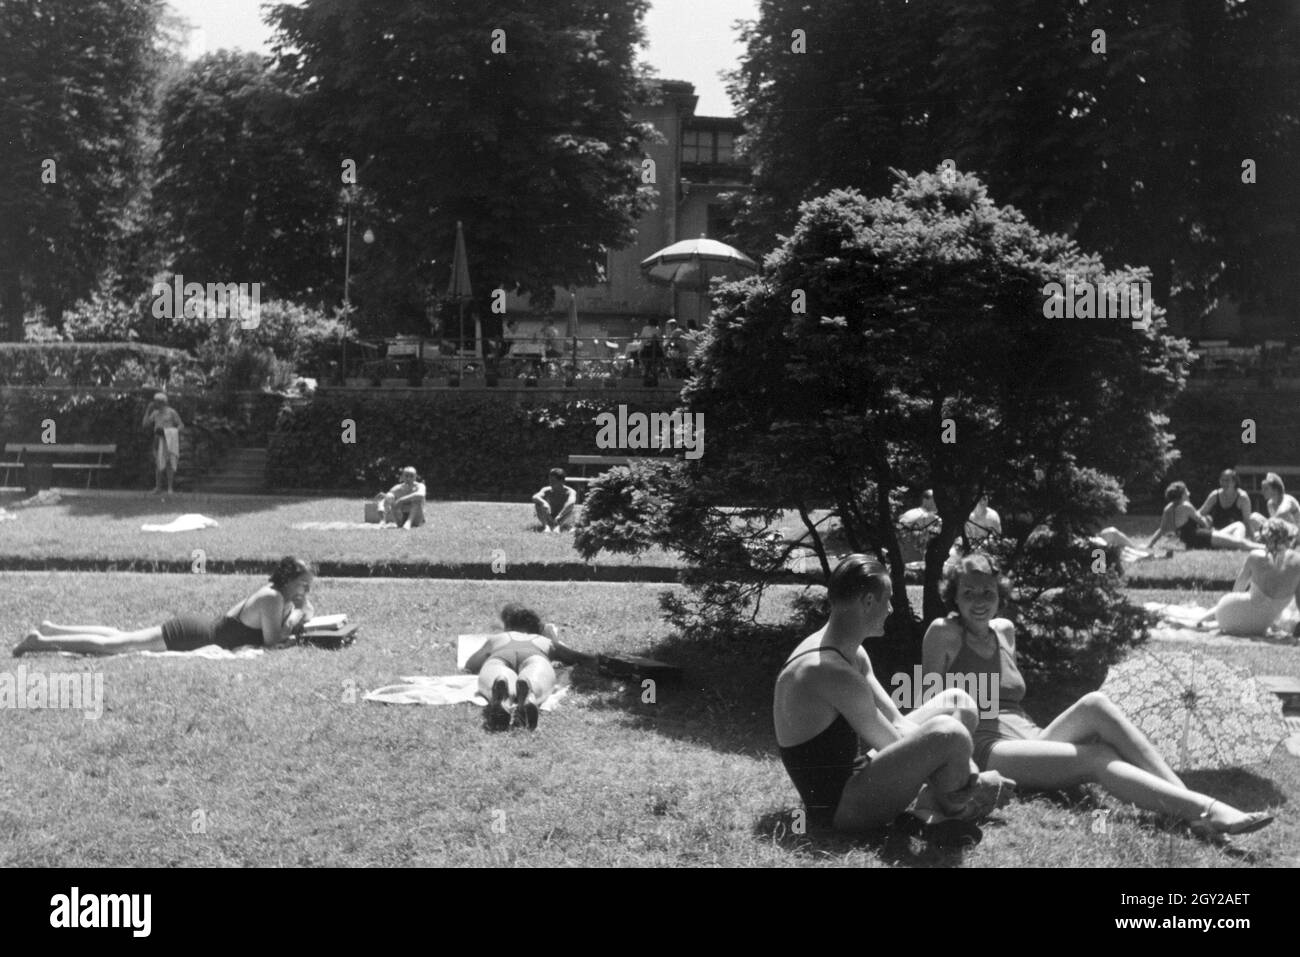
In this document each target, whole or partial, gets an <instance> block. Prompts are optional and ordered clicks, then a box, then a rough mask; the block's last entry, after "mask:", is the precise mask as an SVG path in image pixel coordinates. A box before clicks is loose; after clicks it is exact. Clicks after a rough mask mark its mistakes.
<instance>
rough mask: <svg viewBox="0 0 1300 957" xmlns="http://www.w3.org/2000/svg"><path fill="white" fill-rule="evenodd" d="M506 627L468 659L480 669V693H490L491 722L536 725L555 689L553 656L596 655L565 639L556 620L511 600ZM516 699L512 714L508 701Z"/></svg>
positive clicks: (504, 613)
mask: <svg viewBox="0 0 1300 957" xmlns="http://www.w3.org/2000/svg"><path fill="white" fill-rule="evenodd" d="M501 623H502V624H503V625H505V627H506V631H505V632H504V633H502V634H499V635H493V636H492V637H491V638H489V639H488V640H487V641H486V642H485V643H484V645H483V647H482V648H480V649H479V650H478V651H476V652H474V654H472V655H471V656H470V658H469V660H468V661H467V662H465V670H466V671H471V672H477V673H478V688H479V693H480V694H482V695H483V697H485V698H487V699H488V706H487V720H488V727H490V728H492V729H493V730H497V731H499V730H502V729H504V728H506V727H510V726H514V727H527V728H528V730H530V731H536V730H537V719H538V714H539V712H538V706H539V705H540V704H542V702H544V701H545V700H546V699H547V698H549V697H550V696H551V692H552V691H554V690H555V668H553V667H552V666H551V659H552V658H554V659H555V660H557V661H561V662H564V663H566V664H571V663H576V662H580V661H582V662H588V663H591V662H594V661H595V660H596V658H595V656H594V655H588V654H584V653H582V652H580V651H574V650H573V649H572V648H569V647H567V646H566V645H563V644H561V643H560V637H559V631H558V630H557V629H556V627H555V626H554V625H545V626H543V625H542V619H541V618H540V617H539V616H538V614H537V612H535V611H533V610H532V609H529V608H525V607H523V606H522V605H516V604H514V603H511V604H509V605H506V606H505V607H504V608H502V609H501ZM511 705H513V719H512V717H511V710H510V709H509V706H511Z"/></svg>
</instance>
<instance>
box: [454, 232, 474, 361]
mask: <svg viewBox="0 0 1300 957" xmlns="http://www.w3.org/2000/svg"><path fill="white" fill-rule="evenodd" d="M447 298H448V299H454V300H455V301H456V302H457V303H459V306H460V308H459V310H458V311H457V318H456V334H457V335H460V334H461V333H462V326H463V324H464V321H465V300H467V299H473V298H474V292H473V290H472V289H471V287H470V283H469V257H468V256H467V255H466V254H465V232H464V230H463V228H462V224H461V221H460V220H456V251H455V252H454V253H453V254H452V260H451V282H450V283H449V284H448V285H447ZM474 354H475V355H477V356H479V357H480V358H481V357H482V356H483V328H482V326H481V325H480V323H479V318H478V316H477V315H475V316H474Z"/></svg>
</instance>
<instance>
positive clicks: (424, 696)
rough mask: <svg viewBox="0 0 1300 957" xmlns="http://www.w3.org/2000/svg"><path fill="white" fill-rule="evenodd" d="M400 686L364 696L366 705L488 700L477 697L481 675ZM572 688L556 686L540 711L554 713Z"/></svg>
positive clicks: (406, 680)
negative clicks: (372, 703) (369, 702)
mask: <svg viewBox="0 0 1300 957" xmlns="http://www.w3.org/2000/svg"><path fill="white" fill-rule="evenodd" d="M400 680H401V682H402V683H401V684H396V685H386V686H385V687H383V688H376V689H375V690H374V691H371V692H368V693H366V694H365V695H363V696H362V700H363V701H375V702H378V703H379V704H433V705H436V704H463V703H465V702H469V703H470V704H476V705H478V706H479V707H480V708H481V707H484V706H485V705H486V704H487V699H486V698H484V697H483V696H482V695H481V694H479V693H478V675H438V676H434V677H428V676H426V675H404V676H402V678H401V679H400ZM568 691H569V686H568V685H565V684H560V683H558V682H557V683H556V686H555V690H554V691H552V692H551V695H550V697H548V698H547V699H546V700H545V701H543V702H542V703H541V705H539V710H541V711H554V710H555V709H556V708H557V707H559V704H560V701H561V700H562V699H563V698H564V696H565V695H566V694H568Z"/></svg>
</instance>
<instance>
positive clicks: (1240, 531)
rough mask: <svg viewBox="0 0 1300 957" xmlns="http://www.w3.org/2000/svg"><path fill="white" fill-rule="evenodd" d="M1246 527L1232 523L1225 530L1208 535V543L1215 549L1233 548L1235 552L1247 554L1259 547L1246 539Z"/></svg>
mask: <svg viewBox="0 0 1300 957" xmlns="http://www.w3.org/2000/svg"><path fill="white" fill-rule="evenodd" d="M1246 535H1247V532H1246V526H1245V525H1243V524H1242V523H1241V522H1233V523H1232V524H1231V525H1228V526H1226V527H1225V528H1221V529H1218V530H1217V531H1213V532H1211V533H1210V542H1211V544H1212V545H1214V547H1215V548H1235V549H1236V550H1237V551H1243V552H1249V551H1252V550H1254V549H1256V548H1259V547H1260V546H1259V545H1257V544H1256V543H1255V542H1252V541H1250V539H1248V538H1247V537H1246Z"/></svg>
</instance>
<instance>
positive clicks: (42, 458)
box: [0, 442, 117, 488]
mask: <svg viewBox="0 0 1300 957" xmlns="http://www.w3.org/2000/svg"><path fill="white" fill-rule="evenodd" d="M116 454H117V446H116V445H85V444H79V443H68V444H66V445H53V444H49V445H47V444H45V443H41V442H30V443H27V442H8V443H6V444H5V460H4V461H3V462H0V466H3V468H4V470H5V471H4V482H3V483H0V484H3V485H5V486H7V485H9V477H10V475H11V473H13V472H14V471H15V470H17V469H22V470H23V471H24V472H27V471H28V469H29V468H30V469H31V470H32V471H33V472H34V471H36V469H37V467H38V463H40V464H42V465H43V464H46V463H48V464H49V466H50V468H51V469H52V470H53V471H55V472H58V471H64V472H79V471H84V472H85V473H86V488H90V483H91V481H92V480H93V479H94V477H95V475H96V474H97V473H98V472H101V471H103V470H105V469H111V468H112V467H113V466H112V464H111V463H110V462H107V461H105V460H106V459H109V458H112V457H113V456H114V455H116ZM24 456H27V458H26V460H24V458H23V457H24ZM32 456H35V458H33V457H32ZM59 459H64V461H58V460H59ZM67 459H75V461H67ZM30 477H31V476H29V478H30ZM29 484H30V483H29Z"/></svg>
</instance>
